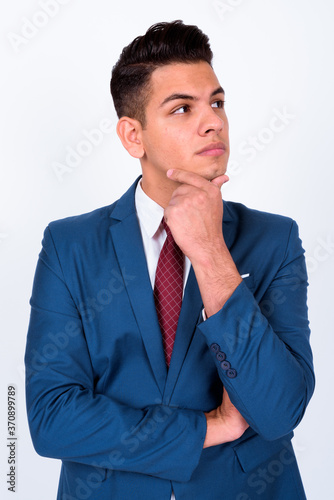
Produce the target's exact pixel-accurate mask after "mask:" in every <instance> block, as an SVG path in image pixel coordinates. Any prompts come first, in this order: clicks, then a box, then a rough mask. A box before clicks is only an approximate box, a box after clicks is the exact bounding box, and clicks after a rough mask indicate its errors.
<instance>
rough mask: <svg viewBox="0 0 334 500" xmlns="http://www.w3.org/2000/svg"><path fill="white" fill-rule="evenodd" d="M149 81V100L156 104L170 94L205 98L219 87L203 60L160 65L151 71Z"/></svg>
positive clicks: (209, 67)
mask: <svg viewBox="0 0 334 500" xmlns="http://www.w3.org/2000/svg"><path fill="white" fill-rule="evenodd" d="M150 83H151V93H150V94H151V95H150V102H151V103H152V104H156V105H159V104H161V103H162V102H163V101H164V100H165V99H166V98H167V97H168V96H169V95H172V94H187V95H191V96H193V97H194V98H199V99H200V98H205V97H207V96H210V95H211V93H212V92H213V91H214V90H216V89H217V88H218V87H220V83H219V81H218V78H217V76H216V74H215V72H214V71H213V69H212V68H211V66H210V65H209V64H208V63H207V62H205V61H201V62H198V63H191V64H183V63H174V64H168V65H166V66H161V67H159V68H157V69H156V70H155V71H154V72H153V73H152V76H151V82H150Z"/></svg>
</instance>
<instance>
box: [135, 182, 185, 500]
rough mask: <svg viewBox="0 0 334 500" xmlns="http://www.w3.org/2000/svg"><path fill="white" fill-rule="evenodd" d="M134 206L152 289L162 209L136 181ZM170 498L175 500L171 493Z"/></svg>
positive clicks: (163, 233) (162, 233) (160, 244)
mask: <svg viewBox="0 0 334 500" xmlns="http://www.w3.org/2000/svg"><path fill="white" fill-rule="evenodd" d="M135 206H136V211H137V217H138V222H139V227H140V231H141V235H142V239H143V245H144V252H145V256H146V262H147V268H148V272H149V275H150V280H151V285H152V289H154V282H155V273H156V269H157V265H158V260H159V255H160V252H161V249H162V247H163V244H164V242H165V239H166V238H167V234H166V231H165V229H164V227H163V225H162V223H161V221H162V218H163V216H164V209H163V208H162V207H161V206H160V205H158V204H157V203H156V202H155V201H153V200H152V199H151V198H150V197H149V196H147V194H146V193H144V191H143V189H142V187H141V182H138V184H137V188H136V193H135ZM190 266H191V263H190V260H189V259H188V257H186V256H184V268H183V293H184V289H185V285H186V282H187V279H188V276H189V271H190ZM171 500H175V496H174V493H172V496H171Z"/></svg>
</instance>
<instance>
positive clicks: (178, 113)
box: [172, 104, 190, 115]
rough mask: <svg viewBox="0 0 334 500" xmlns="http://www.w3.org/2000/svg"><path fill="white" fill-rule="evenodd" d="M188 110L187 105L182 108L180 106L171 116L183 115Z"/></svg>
mask: <svg viewBox="0 0 334 500" xmlns="http://www.w3.org/2000/svg"><path fill="white" fill-rule="evenodd" d="M189 110H190V106H189V105H188V104H184V105H183V106H180V107H179V108H177V109H175V111H172V114H173V115H182V114H184V113H187V112H188V111H189Z"/></svg>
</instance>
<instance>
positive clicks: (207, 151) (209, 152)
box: [197, 141, 226, 156]
mask: <svg viewBox="0 0 334 500" xmlns="http://www.w3.org/2000/svg"><path fill="white" fill-rule="evenodd" d="M225 151H226V146H225V144H224V143H223V142H218V141H217V142H212V143H211V144H208V145H207V146H205V147H204V148H203V149H201V150H200V151H198V153H197V154H198V155H200V156H220V155H222V154H224V153H225Z"/></svg>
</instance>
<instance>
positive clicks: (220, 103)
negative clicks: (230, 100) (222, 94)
mask: <svg viewBox="0 0 334 500" xmlns="http://www.w3.org/2000/svg"><path fill="white" fill-rule="evenodd" d="M224 105H225V101H221V100H219V101H215V102H213V103H212V107H213V108H224Z"/></svg>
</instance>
